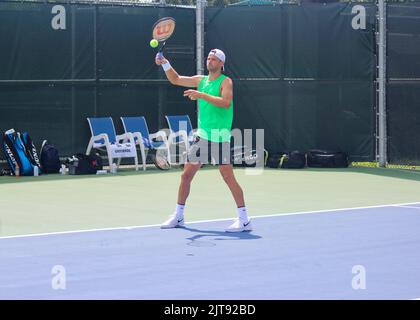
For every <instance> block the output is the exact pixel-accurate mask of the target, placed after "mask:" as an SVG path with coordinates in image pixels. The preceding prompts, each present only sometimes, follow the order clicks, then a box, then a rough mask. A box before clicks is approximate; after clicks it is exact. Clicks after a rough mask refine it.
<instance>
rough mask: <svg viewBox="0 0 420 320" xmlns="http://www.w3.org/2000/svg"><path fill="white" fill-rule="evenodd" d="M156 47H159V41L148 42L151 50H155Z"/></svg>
mask: <svg viewBox="0 0 420 320" xmlns="http://www.w3.org/2000/svg"><path fill="white" fill-rule="evenodd" d="M158 45H159V41H157V40H156V39H152V40H150V46H151V47H152V48H156V47H157V46H158Z"/></svg>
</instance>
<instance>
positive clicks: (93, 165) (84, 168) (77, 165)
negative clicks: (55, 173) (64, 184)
mask: <svg viewBox="0 0 420 320" xmlns="http://www.w3.org/2000/svg"><path fill="white" fill-rule="evenodd" d="M66 166H67V167H68V168H69V174H74V175H77V174H96V172H97V171H98V170H102V169H103V165H102V158H101V157H100V156H99V155H97V154H92V155H86V154H83V153H78V154H76V155H74V156H73V157H71V158H68V159H67V161H66Z"/></svg>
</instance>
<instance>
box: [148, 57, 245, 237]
mask: <svg viewBox="0 0 420 320" xmlns="http://www.w3.org/2000/svg"><path fill="white" fill-rule="evenodd" d="M225 60H226V56H225V54H224V53H223V51H222V50H219V49H213V50H211V51H210V52H209V54H208V57H207V70H208V71H209V74H208V76H203V75H195V76H192V77H187V76H180V75H178V73H177V72H176V71H175V69H174V68H172V66H171V64H170V63H169V61H168V60H167V59H165V57H163V56H161V55H159V54H157V55H156V58H155V62H156V64H157V65H161V66H162V67H163V70H164V71H165V74H166V77H167V78H168V80H169V81H170V82H171V83H172V84H174V85H177V86H183V87H188V88H197V90H194V89H188V90H186V91H184V96H185V97H188V98H189V99H191V100H198V111H199V112H198V130H197V137H196V139H195V140H194V142H193V144H192V145H191V147H190V148H189V151H188V155H187V162H186V163H185V166H184V171H183V173H182V176H181V184H180V186H179V190H178V202H177V205H176V209H175V212H174V214H173V215H171V216H170V218H169V219H168V220H167V221H165V222H164V223H163V224H162V225H161V228H162V229H169V228H176V227H182V226H184V208H185V202H186V200H187V198H188V195H189V192H190V186H191V181H192V179H193V178H194V175H195V174H196V173H197V171H198V170H199V169H200V167H201V165H202V164H204V163H209V162H213V163H215V164H217V165H219V171H220V173H221V175H222V177H223V179H224V181H225V182H226V184H227V185H228V187H229V189H230V191H231V193H232V195H233V198H234V199H235V202H236V205H237V207H238V209H237V210H238V218H237V219H236V220H235V221H234V222H233V224H232V225H230V226H229V227H228V228H227V229H226V231H227V232H242V231H251V230H252V226H251V221H250V220H249V218H248V214H247V209H246V207H245V201H244V195H243V191H242V188H241V187H240V185H239V184H238V182H237V181H236V178H235V175H234V173H233V166H232V164H231V154H230V138H231V134H230V132H231V128H232V120H233V84H232V80H231V79H230V78H228V77H227V76H225V75H224V74H223V73H222V69H223V68H224V64H225Z"/></svg>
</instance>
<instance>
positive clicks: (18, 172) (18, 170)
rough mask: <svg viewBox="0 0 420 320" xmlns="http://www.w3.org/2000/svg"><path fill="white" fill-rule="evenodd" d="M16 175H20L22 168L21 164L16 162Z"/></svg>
mask: <svg viewBox="0 0 420 320" xmlns="http://www.w3.org/2000/svg"><path fill="white" fill-rule="evenodd" d="M15 176H16V177H19V176H20V168H19V165H18V164H17V163H16V168H15Z"/></svg>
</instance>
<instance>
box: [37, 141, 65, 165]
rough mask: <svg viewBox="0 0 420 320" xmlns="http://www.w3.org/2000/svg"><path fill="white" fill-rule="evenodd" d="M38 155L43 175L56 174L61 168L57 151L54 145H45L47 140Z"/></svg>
mask: <svg viewBox="0 0 420 320" xmlns="http://www.w3.org/2000/svg"><path fill="white" fill-rule="evenodd" d="M40 153H41V165H42V170H43V171H44V172H45V173H58V172H59V171H60V167H61V162H60V157H59V155H58V149H57V148H56V147H55V146H54V145H52V144H49V143H47V140H44V141H43V142H42V146H41V152H40Z"/></svg>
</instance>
